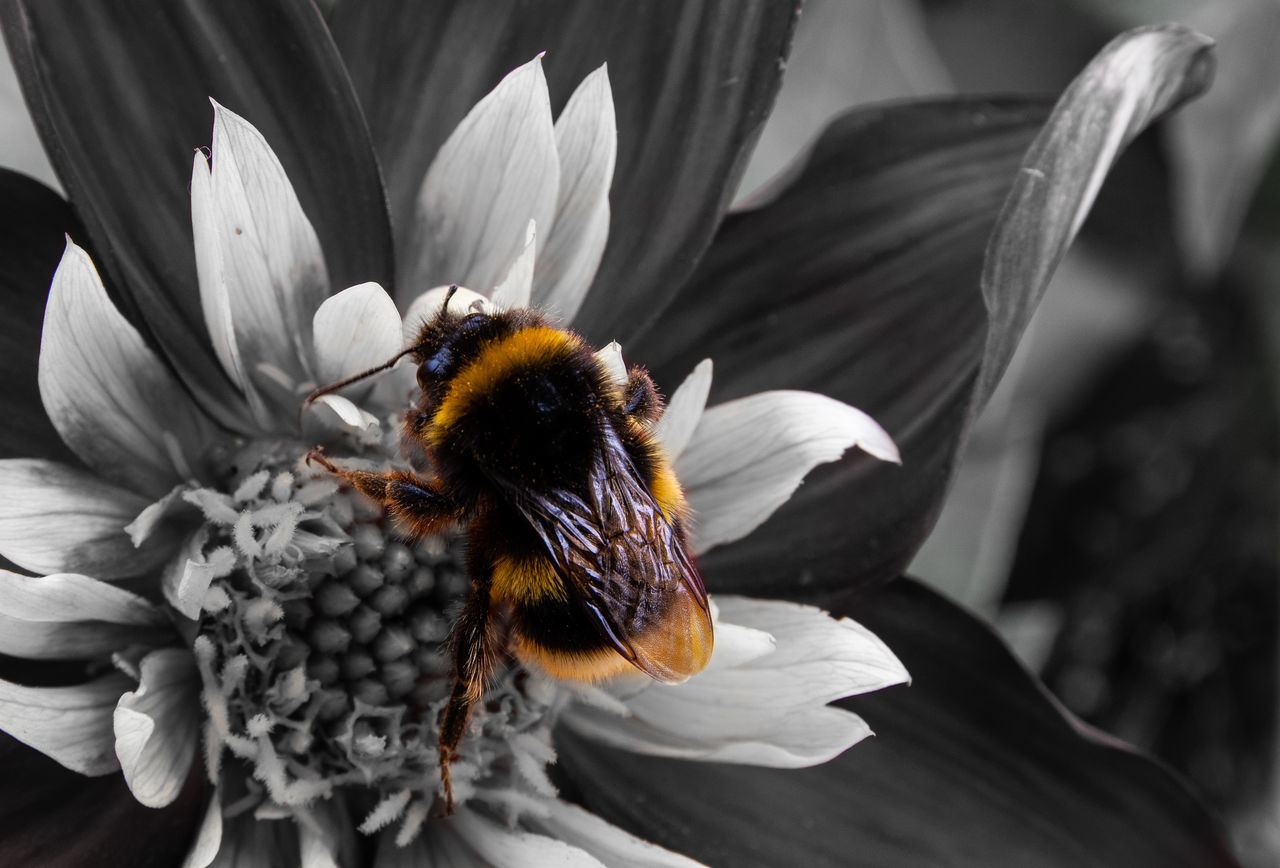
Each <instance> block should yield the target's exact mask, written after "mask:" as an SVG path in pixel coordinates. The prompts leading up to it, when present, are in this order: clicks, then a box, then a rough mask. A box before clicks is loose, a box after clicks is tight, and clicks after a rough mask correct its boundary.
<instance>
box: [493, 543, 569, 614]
mask: <svg viewBox="0 0 1280 868" xmlns="http://www.w3.org/2000/svg"><path fill="white" fill-rule="evenodd" d="M493 595H494V596H495V597H497V598H498V599H502V600H512V601H514V602H517V603H526V604H529V603H537V602H541V601H543V600H547V599H552V600H560V601H561V602H568V599H569V595H568V591H567V590H566V589H565V586H564V582H563V581H562V580H561V578H560V576H559V575H558V574H557V573H556V571H555V568H554V567H553V566H552V565H551V562H550V561H549V560H547V559H546V558H545V557H541V556H538V555H533V556H531V557H525V558H515V557H511V556H510V555H501V556H499V557H498V558H497V560H495V561H494V564H493Z"/></svg>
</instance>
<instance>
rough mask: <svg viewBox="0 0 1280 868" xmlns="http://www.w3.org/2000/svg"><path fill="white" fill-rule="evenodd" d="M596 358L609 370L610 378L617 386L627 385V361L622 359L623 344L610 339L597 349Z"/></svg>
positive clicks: (621, 387)
mask: <svg viewBox="0 0 1280 868" xmlns="http://www.w3.org/2000/svg"><path fill="white" fill-rule="evenodd" d="M596 360H597V361H599V362H600V364H602V365H604V369H605V370H606V371H608V372H609V379H610V380H612V381H613V384H614V385H615V386H617V387H618V388H619V389H625V388H626V387H627V382H628V376H627V363H626V362H625V361H623V359H622V344H620V343H618V342H617V341H609V343H607V344H605V345H604V346H603V347H601V348H600V349H598V350H596Z"/></svg>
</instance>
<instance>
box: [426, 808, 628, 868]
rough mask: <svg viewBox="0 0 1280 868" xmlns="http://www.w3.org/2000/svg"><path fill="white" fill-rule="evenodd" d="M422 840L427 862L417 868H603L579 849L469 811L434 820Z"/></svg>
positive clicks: (465, 810) (461, 811)
mask: <svg viewBox="0 0 1280 868" xmlns="http://www.w3.org/2000/svg"><path fill="white" fill-rule="evenodd" d="M420 840H422V842H423V845H424V846H423V848H422V849H423V850H425V851H426V855H427V858H426V860H425V861H423V862H419V863H416V864H425V865H431V866H433V868H471V866H474V865H487V866H491V868H528V866H531V865H536V866H539V868H553V866H554V868H561V866H563V868H603V866H602V863H601V862H600V861H599V860H597V859H595V858H593V857H592V856H590V855H589V854H587V853H586V852H584V851H582V850H579V849H578V848H577V847H573V846H571V845H569V844H566V843H565V842H563V841H557V840H555V839H554V838H548V837H545V836H543V835H535V834H533V833H532V832H522V831H519V830H517V829H510V828H507V827H506V826H504V825H501V824H499V823H495V822H494V821H493V820H490V819H488V818H486V817H484V816H482V815H480V814H477V813H476V812H475V811H470V810H467V809H466V808H461V809H459V810H458V812H457V813H455V814H454V815H453V816H452V817H447V818H445V819H443V820H433V821H432V822H431V824H430V827H429V828H428V829H427V830H426V832H425V833H424V834H423V836H422V838H421V839H420Z"/></svg>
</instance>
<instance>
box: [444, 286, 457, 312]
mask: <svg viewBox="0 0 1280 868" xmlns="http://www.w3.org/2000/svg"><path fill="white" fill-rule="evenodd" d="M457 291H458V284H456V283H451V284H449V291H448V292H446V293H445V295H444V304H442V305H440V312H441V313H444V312H445V311H446V310H448V309H449V302H451V301H453V294H454V293H455V292H457Z"/></svg>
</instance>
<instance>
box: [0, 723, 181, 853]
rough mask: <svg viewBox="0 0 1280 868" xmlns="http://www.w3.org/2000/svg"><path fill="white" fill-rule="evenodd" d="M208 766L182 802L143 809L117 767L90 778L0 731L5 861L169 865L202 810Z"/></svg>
mask: <svg viewBox="0 0 1280 868" xmlns="http://www.w3.org/2000/svg"><path fill="white" fill-rule="evenodd" d="M206 790H207V786H206V783H205V777H204V767H203V765H202V764H200V763H194V764H193V765H192V771H191V776H190V777H189V778H188V780H187V784H186V786H185V787H184V788H183V791H182V793H181V794H180V795H179V796H178V799H177V801H175V802H174V803H173V804H172V805H169V806H168V807H166V808H159V809H155V808H146V807H143V806H142V805H141V804H139V803H138V801H137V800H136V799H134V797H133V794H132V793H130V792H129V788H128V787H126V786H125V783H124V776H123V775H120V774H114V775H106V776H104V777H98V778H88V777H84V776H83V775H79V774H76V773H75V772H73V771H69V770H67V769H65V768H63V767H62V766H60V765H58V764H57V763H56V762H54V761H53V760H51V759H49V758H48V757H46V756H44V755H43V754H41V753H38V752H36V751H34V750H31V749H30V748H29V747H27V746H26V745H24V744H21V743H20V742H17V741H15V740H14V739H13V738H11V737H10V736H8V735H6V734H5V733H0V829H4V830H5V831H4V834H2V835H0V865H15V866H16V865H39V866H41V868H78V866H84V865H93V866H101V868H172V866H174V865H180V864H182V859H183V858H184V857H185V856H186V853H187V850H188V849H189V848H190V846H191V843H192V841H193V840H194V838H195V833H196V828H197V827H198V825H199V823H200V820H201V818H202V816H203V812H204V806H205V799H206Z"/></svg>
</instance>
